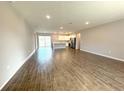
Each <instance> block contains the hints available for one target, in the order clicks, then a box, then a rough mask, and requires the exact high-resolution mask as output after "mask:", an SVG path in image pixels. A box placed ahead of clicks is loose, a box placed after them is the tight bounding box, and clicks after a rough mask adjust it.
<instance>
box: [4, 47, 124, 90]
mask: <svg viewBox="0 0 124 93" xmlns="http://www.w3.org/2000/svg"><path fill="white" fill-rule="evenodd" d="M3 90H18V91H19V90H21V91H26V90H35V91H38V90H47V91H49V90H66V91H68V90H90V91H91V90H96V91H97V90H124V62H120V61H116V60H112V59H108V58H104V57H101V56H97V55H93V54H90V53H86V52H83V51H79V50H74V49H70V48H67V49H60V50H55V51H52V50H51V49H39V50H38V51H37V52H36V53H35V54H34V55H33V56H32V57H31V58H30V59H29V60H28V61H27V62H26V63H25V64H24V65H23V66H22V67H21V68H20V70H19V71H18V72H17V73H16V74H15V76H14V77H13V78H12V79H11V80H10V81H9V82H8V84H7V85H6V86H5V87H4V88H3Z"/></svg>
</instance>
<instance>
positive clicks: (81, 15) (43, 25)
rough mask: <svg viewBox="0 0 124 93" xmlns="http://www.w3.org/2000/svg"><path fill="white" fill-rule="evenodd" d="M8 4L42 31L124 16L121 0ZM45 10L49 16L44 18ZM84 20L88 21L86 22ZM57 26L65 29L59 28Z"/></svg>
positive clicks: (83, 26) (78, 27)
mask: <svg viewBox="0 0 124 93" xmlns="http://www.w3.org/2000/svg"><path fill="white" fill-rule="evenodd" d="M11 4H12V6H13V7H14V8H15V9H16V10H17V11H18V12H19V13H20V14H21V15H22V16H23V17H24V18H25V19H26V20H27V21H28V22H29V23H30V24H31V25H32V26H33V27H34V28H35V29H37V31H41V32H44V31H45V32H51V31H52V32H53V31H54V32H57V31H67V32H75V31H79V30H83V29H86V28H90V27H94V26H96V25H100V24H104V23H108V22H112V21H115V20H119V19H122V18H124V2H122V1H120V2H117V1H116V2H112V1H111V2H107V1H104V2H103V1H100V2H98V1H92V2H91V1H80V2H77V1H73V2H72V1H68V2H67V1H59V2H55V1H46V2H43V1H21V2H13V3H11ZM47 14H48V15H50V16H51V19H50V20H48V19H46V17H45V16H46V15H47ZM86 21H89V22H90V24H89V25H86V24H85V22H86ZM69 23H72V24H69ZM60 26H63V27H64V29H63V30H60V29H59V27H60Z"/></svg>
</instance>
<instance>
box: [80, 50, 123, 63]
mask: <svg viewBox="0 0 124 93" xmlns="http://www.w3.org/2000/svg"><path fill="white" fill-rule="evenodd" d="M80 50H81V51H85V52H88V53H92V54H95V55H99V56H103V57H107V58H110V59H114V60H118V61H123V62H124V59H120V58H116V57H112V56H108V55H103V54H99V53H96V52H91V51H88V50H83V49H80Z"/></svg>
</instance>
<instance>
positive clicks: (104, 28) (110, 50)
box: [81, 20, 124, 60]
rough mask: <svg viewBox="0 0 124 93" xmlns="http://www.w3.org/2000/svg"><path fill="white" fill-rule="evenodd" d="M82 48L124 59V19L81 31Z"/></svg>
mask: <svg viewBox="0 0 124 93" xmlns="http://www.w3.org/2000/svg"><path fill="white" fill-rule="evenodd" d="M89 25H90V24H89ZM81 50H86V51H89V52H93V53H96V54H100V55H104V56H109V57H114V58H117V59H121V60H124V20H119V21H116V22H112V23H108V24H104V25H101V26H97V27H94V28H90V29H87V30H83V31H81Z"/></svg>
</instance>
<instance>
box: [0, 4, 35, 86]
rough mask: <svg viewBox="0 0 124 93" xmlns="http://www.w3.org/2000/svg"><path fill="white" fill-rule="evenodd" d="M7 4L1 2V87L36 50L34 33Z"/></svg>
mask: <svg viewBox="0 0 124 93" xmlns="http://www.w3.org/2000/svg"><path fill="white" fill-rule="evenodd" d="M31 30H32V29H30V27H29V26H28V25H27V24H26V23H25V22H24V20H23V19H22V18H21V17H20V16H18V15H17V14H16V13H15V12H14V11H13V9H12V8H11V7H10V6H9V5H8V4H7V3H5V2H0V87H2V86H3V85H4V84H5V82H7V81H8V80H9V79H10V78H11V77H12V75H13V74H14V73H15V72H16V71H17V70H18V69H19V68H20V66H21V65H22V64H23V63H24V60H25V59H26V58H27V56H29V54H30V53H31V52H32V51H33V50H34V36H33V31H31Z"/></svg>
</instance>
